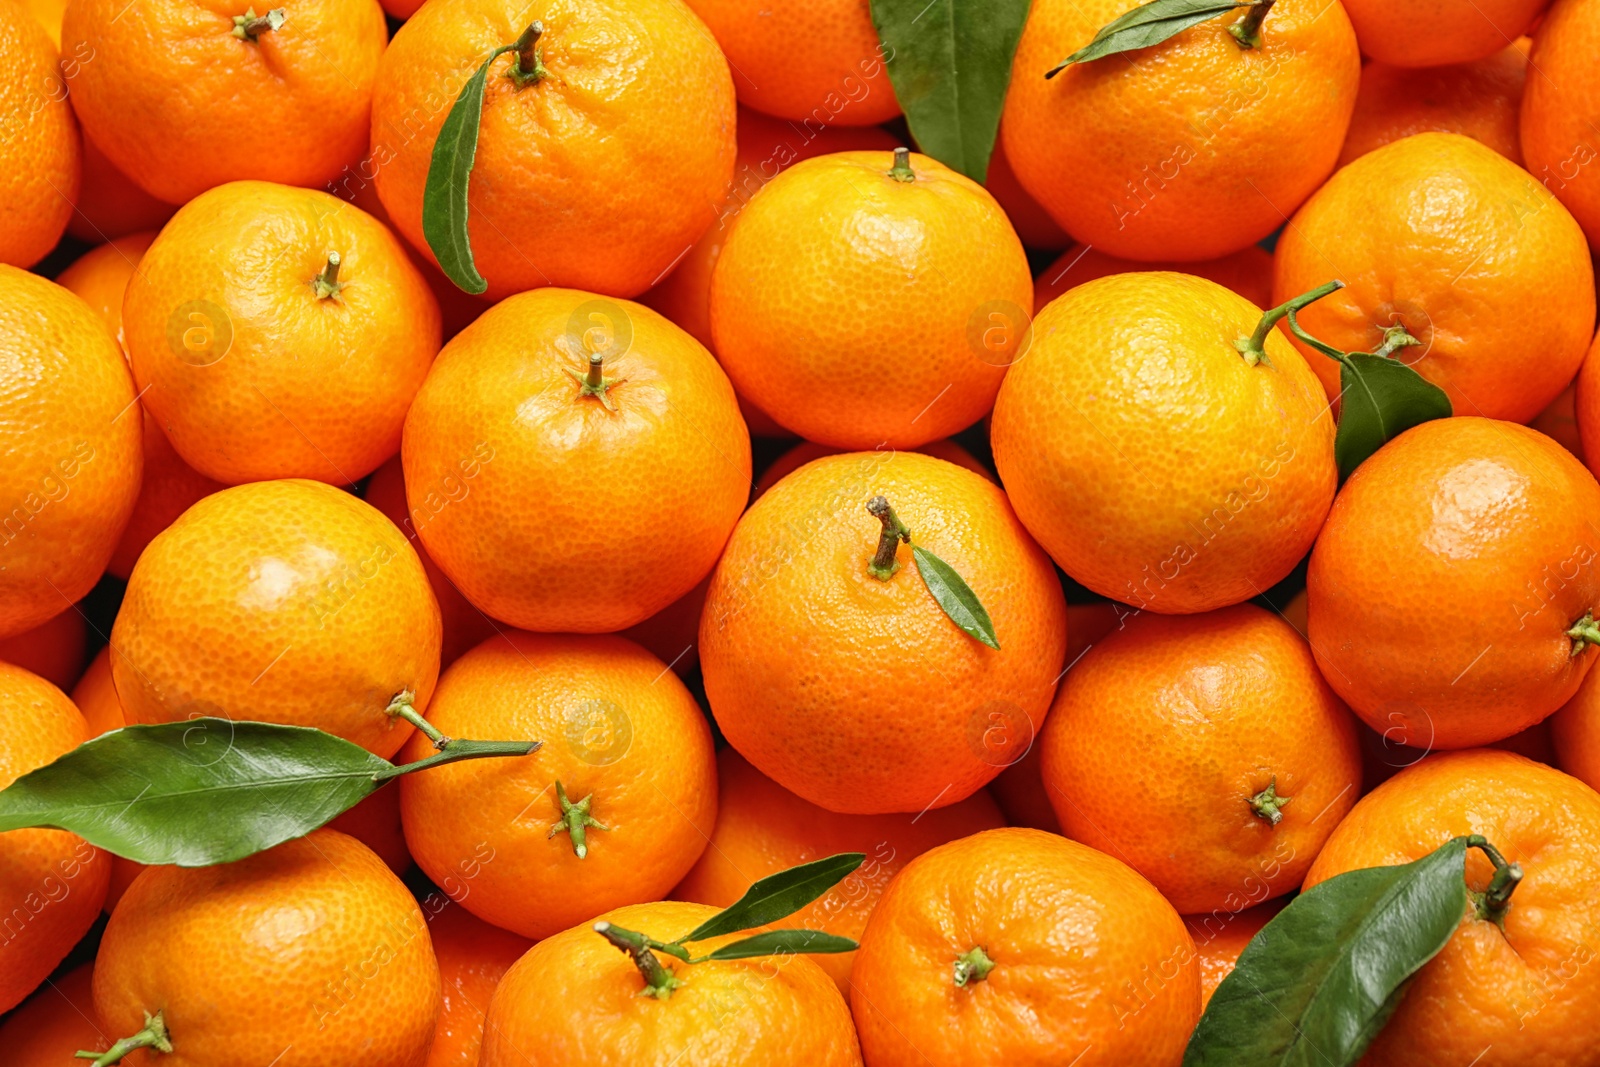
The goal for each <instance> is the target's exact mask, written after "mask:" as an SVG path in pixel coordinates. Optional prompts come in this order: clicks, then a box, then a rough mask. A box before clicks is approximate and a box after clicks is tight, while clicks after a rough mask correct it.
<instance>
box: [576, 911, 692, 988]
mask: <svg viewBox="0 0 1600 1067" xmlns="http://www.w3.org/2000/svg"><path fill="white" fill-rule="evenodd" d="M594 932H595V933H597V934H599V935H600V936H601V937H603V938H605V939H606V940H607V941H609V942H611V943H612V944H613V945H615V946H616V947H617V948H619V949H621V950H622V951H623V952H624V953H626V954H627V956H628V957H629V958H630V959H631V960H633V965H634V966H635V967H637V968H639V973H640V974H642V975H644V989H643V990H641V992H643V993H644V995H645V996H648V997H655V998H656V999H657V1000H666V999H667V998H668V997H670V996H671V995H672V991H673V990H674V989H676V988H678V987H679V986H680V985H682V984H683V983H682V982H680V981H679V980H678V979H676V978H674V977H673V975H672V972H671V971H669V970H668V969H667V968H666V967H664V966H662V964H661V961H660V960H658V959H656V954H655V952H653V951H651V950H652V949H659V950H660V951H663V952H668V953H671V954H672V955H674V956H677V955H679V953H682V955H681V957H680V958H682V959H684V960H687V959H688V958H689V953H688V950H687V949H684V948H681V947H680V946H677V945H663V944H662V943H661V942H659V941H657V940H656V939H655V938H653V937H646V936H645V935H644V934H641V933H637V932H635V931H633V930H624V929H623V928H622V927H620V926H612V925H611V924H610V923H608V922H604V921H601V922H597V923H595V924H594ZM674 949H676V951H674Z"/></svg>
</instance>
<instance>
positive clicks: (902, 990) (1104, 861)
mask: <svg viewBox="0 0 1600 1067" xmlns="http://www.w3.org/2000/svg"><path fill="white" fill-rule="evenodd" d="M973 948H981V949H983V950H984V953H985V954H986V955H987V956H988V957H989V958H990V959H991V960H993V961H994V968H993V970H991V971H990V972H989V973H988V975H987V976H986V977H985V978H983V979H982V980H979V981H972V982H969V983H968V984H967V985H966V986H964V987H958V986H956V985H955V983H954V979H953V976H952V971H953V968H954V965H955V962H956V958H957V957H959V956H961V955H962V954H964V953H966V952H969V951H970V950H971V949H973ZM850 981H851V986H852V989H851V1008H852V1010H853V1014H854V1015H855V1020H856V1029H857V1032H858V1033H859V1034H860V1036H861V1049H862V1052H863V1053H864V1055H865V1056H866V1059H867V1062H868V1063H870V1064H872V1067H902V1065H904V1067H910V1065H913V1064H916V1065H918V1067H922V1065H925V1064H928V1063H940V1064H944V1063H964V1064H972V1065H974V1067H991V1065H992V1067H1001V1065H1005V1067H1046V1065H1050V1064H1067V1063H1070V1064H1073V1065H1074V1067H1111V1065H1116V1067H1172V1065H1174V1064H1176V1063H1177V1062H1178V1061H1179V1059H1181V1058H1182V1055H1183V1048H1184V1045H1185V1043H1186V1042H1187V1041H1188V1039H1189V1031H1190V1030H1192V1029H1194V1024H1195V1022H1196V1021H1197V1020H1198V1019H1199V1018H1200V972H1199V968H1198V966H1197V965H1196V963H1195V951H1194V942H1193V941H1192V940H1191V939H1190V937H1189V933H1188V931H1187V930H1186V929H1185V928H1184V925H1183V920H1182V919H1181V918H1179V917H1178V913H1177V912H1175V911H1173V910H1172V905H1170V904H1168V903H1167V902H1166V901H1165V900H1163V899H1162V898H1161V896H1160V894H1158V893H1157V892H1156V891H1155V889H1154V888H1153V887H1152V886H1151V885H1150V883H1149V882H1147V881H1145V880H1144V879H1143V878H1141V877H1139V875H1137V874H1135V873H1134V872H1133V870H1132V869H1130V868H1129V867H1127V866H1126V865H1125V864H1123V863H1122V862H1120V861H1119V860H1116V859H1113V858H1112V857H1110V856H1107V855H1104V854H1103V853H1099V852H1096V851H1094V850H1093V849H1091V848H1088V847H1087V846H1085V845H1080V844H1078V843H1077V842H1076V841H1068V840H1067V839H1066V838H1063V837H1058V836H1056V835H1055V834H1048V833H1045V832H1044V831H1042V830H1027V829H1020V828H1010V829H1003V830H986V831H984V832H983V833H979V834H974V835H973V836H971V837H966V838H962V839H961V840H959V841H952V842H950V843H949V844H947V845H941V846H939V847H938V848H935V849H933V850H932V851H930V852H925V853H923V854H922V855H921V856H919V857H917V858H916V859H914V860H912V861H911V863H910V864H908V865H907V866H906V869H905V870H904V871H902V872H901V873H900V875H899V877H897V878H896V879H895V880H894V882H892V883H891V884H890V886H889V888H888V890H887V891H886V892H885V893H884V894H883V898H882V899H881V900H880V901H879V902H878V907H877V910H875V911H874V912H873V913H872V919H871V920H870V921H869V922H868V923H867V930H866V933H865V934H864V935H863V936H862V938H861V948H860V949H859V950H858V951H857V953H856V966H855V970H854V972H853V973H852V975H851V979H850ZM1074 1057H1076V1059H1075V1058H1074Z"/></svg>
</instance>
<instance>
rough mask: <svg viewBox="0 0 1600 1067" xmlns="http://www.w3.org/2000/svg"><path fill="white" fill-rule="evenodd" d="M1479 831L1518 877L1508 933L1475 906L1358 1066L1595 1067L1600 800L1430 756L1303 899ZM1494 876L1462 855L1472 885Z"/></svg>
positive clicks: (1525, 765)
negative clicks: (1342, 877) (1355, 874)
mask: <svg viewBox="0 0 1600 1067" xmlns="http://www.w3.org/2000/svg"><path fill="white" fill-rule="evenodd" d="M1463 834H1482V835H1483V836H1484V837H1485V838H1487V839H1488V841H1489V843H1490V844H1491V845H1494V846H1495V847H1496V848H1498V849H1499V850H1500V851H1501V852H1502V853H1504V855H1505V858H1506V859H1507V860H1508V861H1510V862H1513V863H1517V864H1520V865H1521V866H1522V871H1523V878H1522V881H1521V882H1520V883H1519V884H1518V885H1517V887H1516V890H1515V891H1514V892H1513V893H1512V895H1511V901H1510V906H1509V907H1508V908H1507V910H1506V912H1505V914H1504V920H1505V925H1504V929H1503V930H1502V929H1501V927H1500V926H1498V925H1496V924H1495V923H1494V922H1492V921H1488V920H1484V919H1479V918H1478V917H1477V916H1476V914H1475V913H1474V909H1473V907H1472V906H1471V905H1470V904H1469V906H1468V907H1467V909H1466V914H1465V915H1464V916H1463V917H1462V920H1461V926H1460V928H1459V929H1457V930H1456V932H1455V935H1454V936H1453V937H1452V938H1451V939H1450V940H1449V942H1447V943H1446V944H1445V947H1444V948H1443V950H1441V951H1440V953H1439V954H1438V955H1437V956H1435V957H1434V958H1433V959H1432V960H1430V961H1429V962H1428V963H1426V964H1424V965H1423V968H1422V970H1420V971H1419V972H1417V974H1416V976H1415V977H1413V978H1412V979H1411V980H1410V982H1409V983H1408V985H1407V989H1406V995H1405V996H1404V998H1402V999H1401V1001H1400V1006H1399V1008H1398V1010H1396V1011H1395V1013H1394V1015H1393V1017H1391V1018H1390V1020H1389V1022H1388V1023H1387V1024H1386V1025H1385V1026H1384V1028H1383V1030H1382V1031H1381V1032H1380V1033H1379V1034H1378V1036H1377V1038H1376V1039H1375V1040H1374V1041H1373V1043H1372V1045H1371V1046H1370V1047H1369V1048H1368V1050H1367V1054H1366V1056H1365V1058H1363V1059H1362V1060H1361V1064H1362V1067H1410V1065H1412V1064H1418V1063H1462V1064H1465V1063H1470V1062H1472V1060H1473V1058H1474V1057H1477V1059H1478V1062H1477V1064H1476V1065H1475V1067H1514V1065H1523V1064H1534V1063H1537V1064H1550V1065H1552V1067H1556V1065H1567V1064H1588V1063H1592V1062H1594V1049H1595V1047H1596V1043H1597V1042H1600V1016H1597V1015H1596V1014H1595V1011H1594V1004H1595V1000H1596V997H1597V996H1600V970H1597V969H1596V968H1594V967H1592V966H1590V964H1591V963H1593V961H1594V944H1595V938H1596V937H1597V936H1600V897H1597V896H1596V894H1595V892H1594V884H1595V872H1596V870H1600V795H1597V794H1596V793H1595V791H1594V790H1593V789H1591V788H1590V787H1588V786H1586V785H1584V784H1583V783H1582V782H1580V781H1578V780H1577V779H1576V778H1572V777H1570V776H1568V775H1565V774H1562V773H1561V772H1560V771H1557V770H1554V769H1552V768H1550V767H1546V766H1544V765H1543V764H1540V763H1535V762H1533V761H1532V760H1528V759H1524V758H1523V757H1521V756H1517V755H1513V754H1511V753H1509V752H1497V751H1493V750H1488V749H1479V750H1474V751H1470V752H1447V753H1437V754H1434V755H1431V756H1429V757H1428V758H1427V759H1425V760H1423V761H1422V762H1421V763H1418V764H1416V765H1415V766H1413V767H1411V768H1409V769H1407V770H1404V771H1401V772H1400V773H1399V774H1397V775H1396V776H1395V777H1393V778H1391V779H1390V780H1389V781H1387V782H1385V783H1384V784H1383V785H1381V786H1379V787H1378V788H1377V789H1375V790H1373V791H1372V792H1371V793H1369V794H1367V795H1366V796H1365V797H1363V798H1362V799H1361V802H1360V803H1359V804H1357V805H1356V806H1355V809H1354V810H1353V811H1351V812H1350V814H1349V815H1347V816H1346V817H1345V819H1344V821H1343V822H1342V823H1340V824H1339V828H1338V829H1337V830H1335V831H1334V834H1333V836H1332V837H1331V838H1329V840H1328V843H1327V845H1326V846H1325V847H1324V848H1323V850H1322V853H1321V854H1320V855H1319V856H1318V857H1317V861H1316V863H1314V864H1313V865H1312V867H1311V873H1310V874H1309V875H1307V876H1306V888H1308V889H1309V888H1311V887H1312V886H1314V885H1317V884H1318V883H1320V882H1323V881H1325V880H1327V879H1329V878H1332V877H1333V876H1334V875H1337V874H1342V873H1344V872H1345V871H1350V870H1354V869H1356V868H1359V867H1376V866H1385V865H1392V864H1399V863H1410V862H1412V861H1413V860H1418V859H1421V858H1422V857H1423V856H1425V855H1427V854H1428V853H1430V852H1432V851H1433V850H1434V849H1436V848H1438V847H1439V846H1440V845H1442V844H1444V843H1445V842H1446V841H1448V840H1449V839H1450V838H1452V837H1457V836H1460V835H1463ZM1492 873H1493V867H1492V866H1491V865H1490V863H1489V862H1488V861H1487V860H1486V859H1485V858H1484V856H1483V854H1482V853H1481V852H1480V851H1478V850H1477V849H1470V850H1468V852H1467V885H1468V887H1469V888H1470V889H1471V890H1473V891H1475V892H1482V891H1483V890H1484V889H1485V888H1486V887H1487V885H1488V883H1489V877H1490V875H1491V874H1492Z"/></svg>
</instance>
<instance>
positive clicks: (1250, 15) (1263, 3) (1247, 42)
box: [1228, 0, 1275, 48]
mask: <svg viewBox="0 0 1600 1067" xmlns="http://www.w3.org/2000/svg"><path fill="white" fill-rule="evenodd" d="M1274 2H1275V0H1255V2H1254V3H1252V4H1251V5H1250V10H1249V11H1246V12H1245V14H1244V18H1242V19H1240V20H1239V21H1237V22H1235V23H1234V24H1233V25H1232V26H1229V27H1228V32H1229V33H1231V34H1233V39H1234V40H1235V41H1237V42H1238V43H1239V47H1240V48H1260V47H1261V22H1262V20H1263V19H1265V18H1266V17H1267V12H1268V11H1271V10H1272V5H1273V3H1274Z"/></svg>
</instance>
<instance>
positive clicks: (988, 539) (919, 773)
mask: <svg viewBox="0 0 1600 1067" xmlns="http://www.w3.org/2000/svg"><path fill="white" fill-rule="evenodd" d="M878 494H882V495H883V496H885V497H886V498H887V499H888V501H889V504H890V506H891V507H892V508H894V510H895V512H896V513H897V514H898V515H899V517H900V520H901V521H902V522H903V523H905V524H906V525H907V526H908V527H910V529H911V536H912V544H913V545H919V546H922V547H924V548H926V549H927V550H928V551H930V552H932V553H933V554H934V555H936V556H938V557H939V558H940V559H942V560H943V561H944V562H945V563H947V564H949V565H950V566H951V567H952V568H954V569H955V571H956V573H957V574H959V575H961V577H962V578H963V579H964V580H965V581H966V583H967V584H968V586H970V587H971V589H972V591H973V592H974V593H975V594H976V595H977V597H978V599H979V601H980V602H982V604H983V606H984V607H985V608H986V609H987V610H988V612H989V615H990V617H991V618H992V620H993V623H994V631H995V634H996V637H997V638H998V641H999V644H1000V648H999V650H998V651H997V650H994V649H991V648H988V647H987V646H985V645H983V644H981V643H979V642H978V641H977V640H976V639H975V638H972V637H969V636H968V635H967V634H966V633H964V632H963V631H962V630H961V629H960V628H958V627H957V626H956V624H955V623H954V622H952V621H951V620H950V619H949V618H948V617H947V616H946V615H945V613H944V611H943V610H941V609H940V607H939V605H938V602H937V601H935V600H934V598H933V594H932V593H930V592H929V590H928V588H927V585H926V583H925V582H924V580H923V579H922V577H921V576H920V574H919V570H918V566H917V564H916V562H915V561H914V558H913V556H912V549H911V545H907V544H904V543H902V544H901V545H899V547H898V549H897V551H896V556H895V558H896V561H897V562H898V563H899V565H900V567H899V570H898V571H896V572H895V574H894V575H893V576H892V577H890V578H889V580H888V581H879V580H878V579H877V578H874V577H873V576H872V575H870V574H868V573H867V564H868V563H869V562H870V561H871V559H872V556H873V553H874V552H875V551H876V549H877V545H878V540H879V536H880V533H881V530H882V527H881V526H880V524H879V522H878V520H877V519H875V518H874V517H873V516H872V515H871V514H869V513H868V511H867V509H866V504H867V501H868V500H870V499H871V498H872V497H874V496H876V495H878ZM818 620H826V622H825V624H821V625H820V628H819V622H818ZM1066 630H1067V620H1066V605H1065V603H1064V602H1063V600H1062V596H1061V585H1060V582H1059V581H1058V580H1057V578H1056V574H1055V569H1054V568H1053V567H1051V565H1050V560H1049V559H1048V557H1046V556H1045V554H1044V552H1042V551H1041V550H1040V549H1039V546H1038V545H1036V544H1034V543H1033V540H1032V538H1030V537H1029V536H1028V534H1027V531H1025V530H1024V529H1023V528H1022V524H1021V523H1020V522H1018V521H1017V518H1016V516H1015V515H1013V514H1012V512H1011V508H1010V506H1009V505H1008V504H1007V503H1006V497H1005V494H1004V493H1002V492H1001V491H1000V489H999V488H998V487H997V486H996V485H995V484H994V483H993V482H991V481H989V480H988V479H987V478H984V477H982V476H980V475H977V474H974V473H972V472H971V471H968V470H963V469H962V468H960V467H957V466H956V465H955V464H953V463H946V462H945V461H944V460H940V459H934V458H932V457H930V456H923V455H919V454H917V453H915V452H894V453H886V452H885V453H849V454H845V455H839V456H826V457H824V458H822V459H819V460H815V461H813V462H811V463H808V464H806V465H805V466H804V467H801V468H800V469H799V470H797V471H795V472H794V473H793V474H790V475H789V476H788V477H786V478H784V479H783V480H782V481H780V482H779V483H778V484H777V485H775V486H773V487H772V488H771V489H769V490H767V491H766V493H764V494H763V495H762V496H761V498H760V499H759V500H757V501H756V502H755V504H753V505H752V506H751V508H750V510H749V511H748V512H746V513H745V517H744V518H743V519H741V520H740V522H739V525H738V527H737V528H736V529H735V530H734V533H733V537H732V538H730V539H729V541H728V548H727V551H726V552H725V553H724V554H723V557H722V561H721V562H720V563H719V564H718V565H717V569H716V571H715V572H714V573H713V575H712V578H711V590H710V592H709V593H708V594H707V596H706V607H705V613H704V614H703V615H702V616H701V622H700V666H701V670H702V671H703V673H704V676H705V686H706V695H707V698H708V699H709V701H710V703H711V710H712V714H713V715H715V716H716V720H717V725H718V726H719V727H720V728H721V729H722V733H723V736H724V737H726V738H727V739H728V742H729V743H730V744H731V745H733V747H734V748H736V749H737V750H738V751H739V753H740V754H741V755H742V756H744V757H745V758H746V759H748V760H749V761H750V762H751V763H752V764H754V765H755V766H756V767H757V768H758V769H759V770H760V771H761V772H762V773H763V774H765V775H766V776H767V777H769V778H772V779H774V780H775V781H777V782H778V784H780V785H782V786H783V787H784V788H786V789H788V790H789V791H790V792H793V793H798V794H799V795H800V796H801V797H803V798H805V799H806V800H809V801H810V802H811V803H813V804H816V805H818V806H820V807H823V808H827V809H828V810H829V811H835V812H841V813H847V814H859V815H871V814H881V813H886V812H919V811H923V810H924V809H927V808H930V807H943V806H945V805H948V804H954V803H955V802H956V801H958V800H962V799H964V798H966V797H968V796H971V795H972V794H973V793H975V792H977V790H978V789H980V788H981V787H982V786H984V785H985V784H987V783H988V782H989V780H990V779H992V778H993V777H994V776H995V775H996V774H998V773H999V772H1000V770H1001V769H1002V768H1003V767H1005V766H1006V764H1007V763H1009V762H1011V761H1013V760H1015V759H1016V758H1018V756H1019V755H1020V754H1021V752H1022V751H1023V750H1024V746H1025V745H1026V744H1027V743H1028V742H1029V741H1031V739H1032V738H1033V736H1034V733H1035V732H1036V731H1037V729H1038V727H1039V726H1040V724H1041V723H1042V722H1043V721H1044V714H1045V712H1046V711H1047V710H1048V708H1049V705H1050V698H1051V696H1052V695H1053V694H1054V692H1055V683H1056V676H1057V674H1058V673H1059V672H1060V669H1061V664H1062V656H1063V653H1064V651H1065V646H1066Z"/></svg>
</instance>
